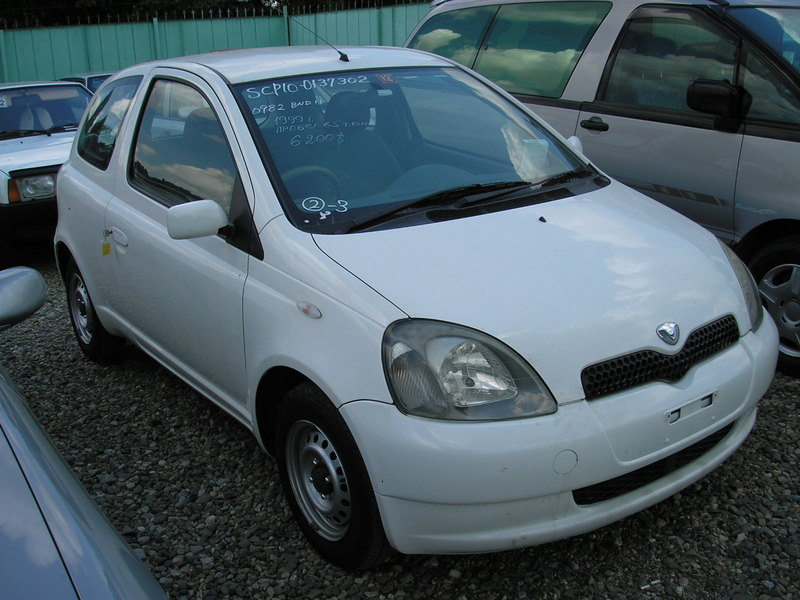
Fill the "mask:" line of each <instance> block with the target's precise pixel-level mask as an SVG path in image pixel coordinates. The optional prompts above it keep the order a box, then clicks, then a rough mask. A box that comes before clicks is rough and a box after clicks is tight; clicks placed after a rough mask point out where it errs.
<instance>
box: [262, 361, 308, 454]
mask: <svg viewBox="0 0 800 600" xmlns="http://www.w3.org/2000/svg"><path fill="white" fill-rule="evenodd" d="M306 381H309V382H311V379H309V378H308V377H307V376H306V375H304V374H303V373H301V372H300V371H297V370H295V369H292V368H291V367H285V366H278V367H272V368H271V369H269V370H268V371H267V372H266V373H264V374H263V375H262V376H261V379H260V380H259V382H258V387H257V388H256V403H255V410H256V427H257V434H258V437H259V440H260V441H261V445H262V446H263V447H264V448H265V449H266V450H267V452H269V453H270V454H271V455H273V456H275V438H276V421H277V417H278V408H279V407H280V404H281V402H282V401H283V399H284V398H285V397H286V394H287V392H288V391H289V390H291V389H292V388H294V387H297V386H298V385H300V384H301V383H304V382H306ZM312 383H313V382H312Z"/></svg>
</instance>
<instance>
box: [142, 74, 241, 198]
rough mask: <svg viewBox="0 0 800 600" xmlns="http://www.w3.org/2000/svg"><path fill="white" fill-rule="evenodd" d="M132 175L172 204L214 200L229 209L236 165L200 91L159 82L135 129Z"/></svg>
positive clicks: (144, 188)
mask: <svg viewBox="0 0 800 600" xmlns="http://www.w3.org/2000/svg"><path fill="white" fill-rule="evenodd" d="M130 179H131V183H132V185H134V186H136V187H137V188H138V189H140V190H141V191H142V192H144V193H145V194H147V195H149V196H151V197H153V198H154V199H156V200H158V201H159V202H162V203H163V204H166V205H168V206H172V205H174V204H180V203H182V202H190V201H192V200H201V199H210V200H214V201H216V202H218V203H219V204H220V206H222V208H223V209H224V210H225V212H226V213H230V206H231V199H232V196H233V188H234V183H235V181H236V167H235V165H234V161H233V157H232V156H231V152H230V149H229V148H228V144H227V141H226V139H225V134H224V132H223V130H222V127H221V126H220V123H219V120H218V119H217V116H216V114H215V113H214V111H213V110H212V108H211V107H210V105H209V103H208V102H207V101H206V99H205V98H204V97H203V95H202V94H201V93H200V92H199V91H198V90H196V89H195V88H193V87H191V86H189V85H186V84H183V83H178V82H176V81H170V80H158V81H156V82H155V84H154V85H153V87H152V89H151V90H150V94H149V96H148V98H147V102H146V105H145V108H144V111H143V112H142V117H141V122H140V123H139V130H138V132H137V134H136V141H135V144H134V148H133V157H132V164H131V170H130Z"/></svg>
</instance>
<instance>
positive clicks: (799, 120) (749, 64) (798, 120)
mask: <svg viewBox="0 0 800 600" xmlns="http://www.w3.org/2000/svg"><path fill="white" fill-rule="evenodd" d="M743 67H744V68H743V69H742V71H743V83H744V89H746V90H747V91H748V93H749V94H750V96H751V97H752V102H751V104H750V109H749V110H748V112H747V117H748V118H749V119H761V120H765V121H776V122H779V123H793V124H795V125H797V124H800V99H798V97H797V95H796V94H795V93H794V92H793V91H792V90H791V89H789V87H788V86H787V85H786V84H785V83H784V82H783V81H782V79H781V77H779V76H778V75H777V73H775V71H773V70H772V69H771V68H770V67H768V66H767V64H766V63H765V62H764V61H762V60H761V59H760V58H758V57H757V56H756V55H755V54H754V53H753V52H748V53H747V54H746V55H745V60H744V64H743Z"/></svg>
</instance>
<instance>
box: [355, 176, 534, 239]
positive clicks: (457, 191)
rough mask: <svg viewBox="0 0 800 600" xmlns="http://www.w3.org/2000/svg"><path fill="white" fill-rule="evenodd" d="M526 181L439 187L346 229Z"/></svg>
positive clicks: (467, 200)
mask: <svg viewBox="0 0 800 600" xmlns="http://www.w3.org/2000/svg"><path fill="white" fill-rule="evenodd" d="M530 185H531V184H530V183H529V182H527V181H520V180H517V181H497V182H494V183H475V184H472V185H463V186H459V187H454V188H449V189H446V190H441V191H438V192H434V193H433V194H428V195H427V196H423V197H422V198H415V199H414V200H411V201H409V202H404V203H403V204H400V205H399V206H395V207H394V208H391V209H390V210H388V211H386V212H384V213H380V214H378V215H370V216H368V217H366V218H364V219H361V220H354V221H352V222H351V223H352V225H350V227H349V228H348V229H347V233H354V232H357V231H363V230H364V229H369V228H370V227H374V226H376V225H381V224H382V223H386V222H388V221H392V220H394V219H398V218H401V217H405V216H407V215H409V214H413V213H415V212H417V211H419V210H420V209H422V208H431V207H433V206H453V207H454V208H461V207H462V206H467V205H468V204H472V203H475V202H479V201H484V200H487V199H494V198H498V197H500V196H505V195H506V194H510V193H512V192H514V191H516V190H519V189H523V188H527V187H530Z"/></svg>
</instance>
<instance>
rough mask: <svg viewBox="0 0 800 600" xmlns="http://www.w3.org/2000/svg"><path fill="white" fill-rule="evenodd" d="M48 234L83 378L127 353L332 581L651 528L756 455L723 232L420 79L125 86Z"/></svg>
mask: <svg viewBox="0 0 800 600" xmlns="http://www.w3.org/2000/svg"><path fill="white" fill-rule="evenodd" d="M58 206H59V224H58V229H57V232H56V253H57V259H58V264H59V268H60V270H61V273H62V275H63V277H64V281H65V284H66V290H67V299H68V302H69V310H70V316H71V318H72V322H73V325H74V328H75V333H76V335H77V338H78V342H79V344H80V346H81V348H82V349H83V351H84V352H85V353H86V354H87V355H88V356H89V357H90V358H92V359H94V360H101V361H102V360H108V359H111V358H114V357H115V356H116V355H117V354H118V351H119V349H120V345H121V343H122V339H123V338H126V339H128V340H131V341H132V342H133V343H135V344H136V345H137V346H139V347H141V348H142V349H143V350H144V351H145V352H147V353H149V354H150V355H152V356H153V357H154V358H155V359H156V360H158V361H159V362H161V363H162V364H164V365H165V366H166V367H167V368H169V369H170V370H172V371H173V372H174V373H176V374H177V375H178V376H180V377H181V378H183V379H184V380H185V381H186V382H188V383H189V384H190V385H191V386H193V387H194V388H195V389H197V390H198V391H200V392H201V393H202V394H204V395H205V396H207V397H208V398H210V399H211V400H212V401H214V402H215V403H217V404H218V405H219V406H221V407H222V408H224V409H225V410H226V411H228V412H229V413H230V414H231V415H233V416H234V417H235V418H236V419H238V420H239V421H241V422H242V423H243V424H245V425H246V426H247V427H249V428H251V429H252V431H253V432H254V434H255V435H256V436H257V438H258V439H259V440H260V442H261V443H262V444H263V446H264V447H265V448H266V449H268V450H269V451H270V452H272V453H274V454H275V456H276V459H277V463H278V468H279V471H280V475H281V478H282V481H283V484H284V487H285V490H286V494H287V498H288V501H289V504H290V505H291V507H292V509H293V511H294V513H295V515H296V516H297V518H298V521H299V523H300V527H301V528H302V530H303V532H304V533H305V535H306V536H307V537H308V539H309V540H310V541H311V542H312V544H313V545H314V546H315V547H316V548H317V549H318V550H319V551H320V553H321V554H322V555H323V556H325V557H326V558H328V559H329V560H331V561H333V562H335V563H337V564H339V565H341V566H344V567H348V568H358V567H364V566H366V565H370V564H374V563H376V562H379V561H381V560H383V559H384V558H385V557H386V556H387V552H388V550H389V549H390V548H391V547H393V548H395V549H397V550H399V551H401V552H405V553H462V552H486V551H495V550H504V549H509V548H515V547H520V546H526V545H532V544H538V543H542V542H547V541H549V540H555V539H558V538H562V537H566V536H570V535H574V534H578V533H581V532H585V531H589V530H591V529H594V528H596V527H599V526H601V525H604V524H606V523H609V522H611V521H614V520H616V519H619V518H621V517H624V516H626V515H629V514H631V513H633V512H636V511H638V510H641V509H643V508H645V507H647V506H650V505H652V504H654V503H655V502H658V501H659V500H662V499H664V498H666V497H668V496H670V495H671V494H674V493H675V492H676V491H678V490H680V489H682V488H684V487H686V486H687V485H689V484H690V483H692V482H694V481H696V480H697V479H698V478H700V477H702V476H703V475H705V474H706V473H708V472H709V471H711V470H712V469H714V468H715V467H716V466H718V465H719V464H720V463H721V462H722V461H724V460H725V459H726V458H727V457H728V456H729V455H730V454H731V453H732V452H733V451H734V450H735V449H736V448H737V447H738V446H739V445H740V444H741V443H742V441H743V440H744V439H745V437H746V436H747V434H748V432H749V431H750V429H751V427H752V426H753V423H754V420H755V416H756V403H757V401H758V399H759V398H760V397H761V395H762V394H763V393H764V392H765V390H766V389H767V387H768V385H769V383H770V381H771V379H772V375H773V370H774V367H775V362H776V358H777V335H776V330H775V326H774V325H773V323H772V322H771V321H770V320H769V319H764V318H763V309H762V307H761V305H760V304H759V302H758V294H757V291H756V288H755V285H754V283H753V280H752V278H751V277H750V276H749V274H748V272H747V270H746V269H745V267H744V266H743V265H742V263H741V262H740V261H739V259H737V258H736V257H735V256H734V255H733V254H732V253H731V252H730V251H728V250H726V248H725V247H723V246H722V245H721V244H720V243H719V242H717V240H716V239H715V238H714V237H713V236H712V235H711V234H710V233H708V232H707V231H705V230H704V229H702V228H701V227H699V226H697V225H695V224H694V223H692V222H691V221H689V220H687V219H685V218H684V217H682V216H680V215H678V214H677V213H675V212H673V211H671V210H669V209H667V208H665V207H663V206H661V205H660V204H658V203H657V202H655V201H653V200H650V199H648V198H645V197H643V196H641V195H640V194H639V193H637V192H635V191H633V190H631V189H629V188H627V187H625V186H623V185H621V184H618V183H616V182H615V181H613V180H611V179H609V178H608V177H606V176H605V175H604V174H603V173H601V172H599V171H598V170H597V169H596V168H595V167H593V166H592V165H591V164H590V163H589V162H588V161H586V159H584V158H582V157H581V156H580V155H579V154H576V153H575V152H574V151H573V150H572V149H571V146H570V144H568V143H565V141H564V140H563V139H562V138H560V137H558V136H557V134H554V133H553V132H552V131H551V130H550V129H548V128H547V126H545V125H543V124H542V123H541V122H540V121H538V120H537V119H536V118H535V117H534V116H532V114H531V113H530V112H528V111H527V109H525V108H524V106H523V105H521V104H520V103H519V102H517V101H516V100H514V99H513V98H512V97H511V96H509V95H507V94H506V93H505V92H503V91H501V90H500V89H499V88H497V87H496V86H494V85H492V84H490V83H488V82H487V81H486V80H484V79H482V78H481V77H480V76H477V75H475V74H474V73H472V72H470V71H468V70H466V69H464V68H463V67H461V66H459V65H457V64H455V63H453V62H451V61H449V60H447V59H443V58H439V57H436V56H433V55H430V54H426V53H422V52H417V51H413V50H402V49H388V48H344V49H342V51H341V54H337V52H335V51H334V50H332V49H329V48H325V47H315V48H289V49H286V48H272V49H261V50H237V51H230V52H221V53H214V54H208V55H203V56H193V57H185V58H180V59H174V60H166V61H161V62H155V63H148V64H144V65H140V66H136V67H131V68H129V69H126V70H124V71H122V72H120V73H118V74H117V75H115V76H114V77H113V78H112V79H110V80H109V81H108V82H107V83H106V84H105V85H104V86H103V88H102V89H101V90H100V93H99V94H98V95H96V96H95V98H94V100H93V102H92V104H91V106H90V107H89V109H88V111H87V116H86V118H85V120H84V122H83V123H82V126H81V128H80V132H79V135H78V137H77V138H76V143H75V145H74V146H73V149H72V154H71V156H70V158H69V160H68V162H67V163H66V164H65V166H64V168H63V170H62V172H61V175H60V177H59V183H58Z"/></svg>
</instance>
